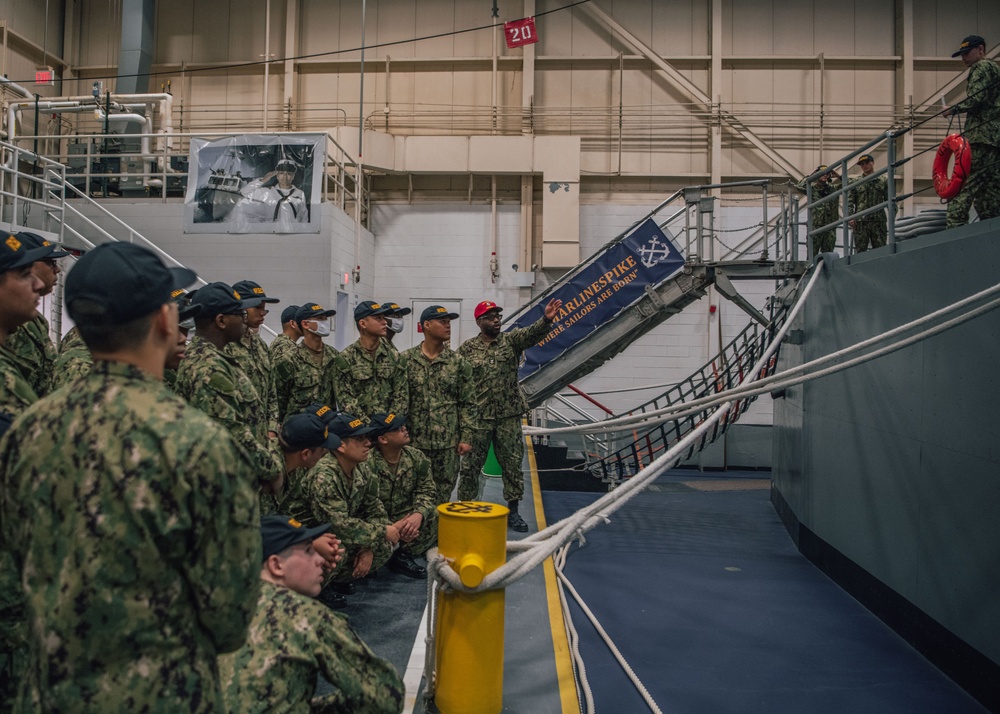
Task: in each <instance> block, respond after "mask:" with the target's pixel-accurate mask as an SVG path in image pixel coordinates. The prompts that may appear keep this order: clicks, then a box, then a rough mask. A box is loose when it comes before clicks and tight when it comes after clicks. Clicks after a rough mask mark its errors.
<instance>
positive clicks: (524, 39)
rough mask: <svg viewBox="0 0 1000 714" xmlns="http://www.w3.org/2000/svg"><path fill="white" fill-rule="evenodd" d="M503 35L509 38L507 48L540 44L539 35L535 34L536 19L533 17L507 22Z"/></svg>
mask: <svg viewBox="0 0 1000 714" xmlns="http://www.w3.org/2000/svg"><path fill="white" fill-rule="evenodd" d="M503 34H504V36H505V37H506V38H507V46H508V47H511V48H513V47H522V46H523V45H530V44H533V43H535V42H538V33H537V32H535V18H533V17H525V18H522V19H520V20H511V21H510V22H505V23H504V24H503Z"/></svg>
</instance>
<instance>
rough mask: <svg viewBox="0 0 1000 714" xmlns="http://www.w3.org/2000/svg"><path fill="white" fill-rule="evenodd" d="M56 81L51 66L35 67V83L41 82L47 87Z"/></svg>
mask: <svg viewBox="0 0 1000 714" xmlns="http://www.w3.org/2000/svg"><path fill="white" fill-rule="evenodd" d="M55 83H56V73H55V70H53V69H52V68H51V67H37V68H36V69H35V84H43V85H47V86H49V87H51V86H53V85H54V84H55Z"/></svg>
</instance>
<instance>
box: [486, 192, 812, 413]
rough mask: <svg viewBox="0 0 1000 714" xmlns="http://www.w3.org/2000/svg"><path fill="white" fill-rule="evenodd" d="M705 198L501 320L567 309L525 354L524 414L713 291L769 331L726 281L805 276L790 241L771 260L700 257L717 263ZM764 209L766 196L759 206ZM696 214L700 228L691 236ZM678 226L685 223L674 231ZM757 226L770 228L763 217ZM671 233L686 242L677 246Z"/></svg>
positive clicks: (619, 243)
mask: <svg viewBox="0 0 1000 714" xmlns="http://www.w3.org/2000/svg"><path fill="white" fill-rule="evenodd" d="M762 183H764V184H766V182H762ZM706 188H712V187H692V188H689V189H683V190H681V191H678V192H677V193H675V194H674V195H673V196H672V197H671V198H669V199H667V200H666V201H664V202H663V203H661V204H660V206H658V207H657V208H655V209H653V211H651V212H650V213H649V214H647V215H646V216H645V217H644V218H643V219H640V221H638V222H637V223H636V224H634V225H633V226H631V227H630V228H629V229H627V230H626V231H624V232H623V233H621V234H620V235H619V236H617V237H616V238H615V239H613V240H612V241H610V242H609V243H607V244H606V245H604V246H603V247H602V248H601V249H600V250H598V251H597V252H596V253H595V254H594V255H592V256H590V257H589V258H587V259H586V260H585V261H583V262H582V263H580V265H578V266H577V267H576V268H573V269H572V270H570V271H568V272H567V273H566V274H564V275H563V276H562V277H560V278H559V279H558V280H557V281H556V282H555V283H554V284H553V285H551V286H550V287H549V288H548V289H546V290H545V291H544V292H543V293H541V294H540V295H538V296H537V297H536V298H535V299H534V300H532V301H531V302H529V303H528V304H527V305H525V306H524V307H523V308H521V309H520V310H518V311H516V312H515V313H513V314H512V315H511V316H510V317H509V318H507V320H506V323H507V325H508V326H515V327H524V326H527V325H530V324H532V323H533V322H535V321H536V320H538V318H539V317H541V315H542V313H543V311H544V308H545V305H546V304H547V303H548V302H549V300H551V299H553V298H558V299H560V300H562V303H563V306H562V309H561V310H560V311H559V314H558V315H557V317H556V319H555V321H554V322H553V324H552V328H551V330H550V331H549V332H548V333H547V334H546V336H545V337H544V338H542V340H540V341H539V343H538V344H537V345H535V346H533V347H531V348H529V349H528V350H526V351H525V354H524V360H523V362H522V364H521V367H520V370H519V374H518V376H519V380H520V384H521V387H522V389H523V390H524V393H525V395H526V397H527V399H528V404H529V405H530V406H532V407H536V406H539V405H540V404H541V403H542V402H544V401H545V400H547V399H549V398H550V397H552V396H554V395H555V394H557V393H558V392H559V391H560V390H562V389H564V388H565V387H566V386H568V385H569V384H571V383H572V382H573V381H574V380H578V379H580V378H581V377H584V376H586V375H587V374H590V373H591V372H593V371H594V370H596V369H597V368H598V367H600V366H601V365H602V364H604V363H605V362H607V361H608V360H610V359H612V358H613V357H615V356H616V355H618V354H620V353H621V352H623V351H624V350H626V349H627V348H628V347H629V345H631V344H632V343H633V342H635V341H636V340H638V339H639V338H640V337H642V336H643V335H645V334H646V333H648V332H649V331H650V330H652V329H654V328H655V327H657V326H658V325H660V324H661V323H663V322H664V321H665V320H667V319H669V318H670V317H671V316H672V315H676V314H677V313H679V312H681V311H682V310H684V309H685V308H686V307H687V306H689V305H691V304H692V303H694V302H695V301H697V300H698V299H699V298H701V297H703V296H704V295H705V294H706V292H707V290H708V288H709V287H710V286H712V285H715V286H716V287H717V288H718V290H719V293H720V294H721V295H723V296H724V297H726V298H727V299H729V300H731V301H733V302H734V303H735V304H737V305H738V306H739V307H740V308H741V309H743V310H744V311H746V312H747V314H749V315H750V316H751V318H753V319H754V320H756V321H757V322H759V323H761V324H762V325H766V324H767V323H768V321H769V318H765V317H764V316H763V315H761V314H760V313H759V312H758V311H757V310H756V308H754V307H753V306H752V305H751V304H750V303H749V302H748V301H746V300H745V299H744V298H743V297H742V296H740V295H739V293H738V291H737V290H736V288H735V287H734V286H733V284H732V282H731V279H737V280H748V279H755V280H760V279H764V280H774V281H781V280H784V279H788V278H795V277H799V276H801V275H802V274H803V272H804V271H805V270H806V268H807V267H808V265H809V264H808V263H807V262H805V261H799V260H795V259H794V258H795V256H796V254H797V250H796V248H797V245H793V244H794V243H795V241H794V239H790V240H785V243H786V245H785V246H784V249H783V250H778V249H777V246H778V244H779V243H780V241H777V240H776V241H775V244H774V245H775V248H776V249H775V250H774V252H773V255H774V256H775V258H774V259H772V260H769V259H766V258H763V257H762V258H761V259H759V260H732V261H714V260H711V259H709V260H705V259H704V258H703V257H699V256H711V255H713V252H712V248H711V243H712V241H713V240H714V227H713V224H712V222H711V221H710V220H709V221H706V220H705V218H704V216H705V214H706V211H705V208H704V206H705V199H704V196H703V191H702V190H701V189H706ZM695 189H698V190H695ZM677 197H683V198H684V201H685V206H684V207H683V208H681V209H680V210H679V211H677V212H675V213H673V215H670V216H668V217H667V218H666V219H665V220H664V221H663V222H662V223H660V222H658V219H657V214H658V213H660V212H662V211H663V209H664V208H665V207H667V205H668V204H669V202H670V201H671V200H672V199H674V198H677ZM766 200H767V199H766V189H765V195H764V202H765V204H766ZM692 210H693V211H694V212H695V213H696V218H697V223H696V225H694V226H692V225H691V221H690V211H692ZM680 218H684V219H685V222H684V225H683V226H682V227H680V228H679V229H678V228H677V226H676V223H677V221H678V219H680ZM789 224H790V222H787V221H786V222H784V223H783V222H782V221H778V222H777V224H776V225H774V226H772V228H773V231H771V232H770V233H769V232H768V231H766V230H765V231H762V232H761V244H762V245H763V246H765V249H764V250H763V251H762V256H765V255H767V250H766V246H768V241H769V239H770V238H771V236H772V235H774V234H778V233H779V232H780V231H782V230H785V231H786V232H789V231H788V225H789ZM762 225H764V226H767V225H769V224H768V221H767V216H766V208H765V217H764V220H763V221H762ZM674 229H677V230H678V232H679V233H678V235H679V234H683V235H684V236H685V240H683V241H681V240H679V239H678V235H675V234H674V232H673V230H674ZM786 238H787V236H786ZM706 244H708V247H706Z"/></svg>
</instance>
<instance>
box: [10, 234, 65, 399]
mask: <svg viewBox="0 0 1000 714" xmlns="http://www.w3.org/2000/svg"><path fill="white" fill-rule="evenodd" d="M15 238H16V239H17V240H20V241H21V243H22V244H23V245H24V247H25V248H26V249H27V250H47V251H49V253H48V255H47V256H45V257H44V258H42V259H40V260H37V261H35V262H34V263H32V264H31V273H32V275H33V276H34V277H36V278H37V279H38V280H39V281H41V283H42V289H41V291H40V293H39V294H40V295H41V296H43V297H44V296H45V295H49V294H51V293H52V290H53V289H54V288H55V286H56V283H57V282H58V280H59V274H60V273H61V272H62V270H61V268H60V267H59V261H58V259H59V258H65V257H66V256H67V255H69V253H68V252H67V251H65V250H60V249H58V248H57V247H56V246H55V245H53V244H52V243H49V241H47V240H45V238H43V237H42V236H40V235H38V234H37V233H30V232H26V231H25V232H21V233H18V234H17V235H16V236H15ZM5 344H6V345H7V349H9V350H10V351H11V352H13V353H14V354H16V355H18V356H20V357H21V358H22V360H23V362H24V364H26V365H29V370H28V372H26V373H25V375H24V376H25V378H26V379H27V380H28V383H29V384H31V388H32V389H34V390H35V393H36V394H37V395H38V396H39V397H44V396H45V395H46V394H48V393H49V392H50V391H51V389H52V368H53V367H54V366H55V362H56V348H55V345H53V344H52V338H51V337H49V321H48V320H46V319H45V317H44V316H43V315H42V314H41V313H39V312H37V311H36V313H35V316H34V318H33V319H32V320H29V321H28V322H26V323H24V324H22V325H21V326H20V327H18V328H17V329H16V330H15V331H14V332H13V334H10V335H8V336H7V340H6V342H5Z"/></svg>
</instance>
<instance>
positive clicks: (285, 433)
mask: <svg viewBox="0 0 1000 714" xmlns="http://www.w3.org/2000/svg"><path fill="white" fill-rule="evenodd" d="M281 440H282V441H283V442H285V444H286V445H287V446H289V447H291V448H292V449H317V448H320V447H322V448H324V449H336V448H337V447H339V446H340V437H339V436H337V435H336V434H331V433H330V428H329V427H328V426H327V424H326V422H324V421H323V419H322V418H321V417H318V416H316V415H315V414H304V413H303V414H292V415H291V416H290V417H288V418H287V419H285V423H284V424H282V425H281Z"/></svg>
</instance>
